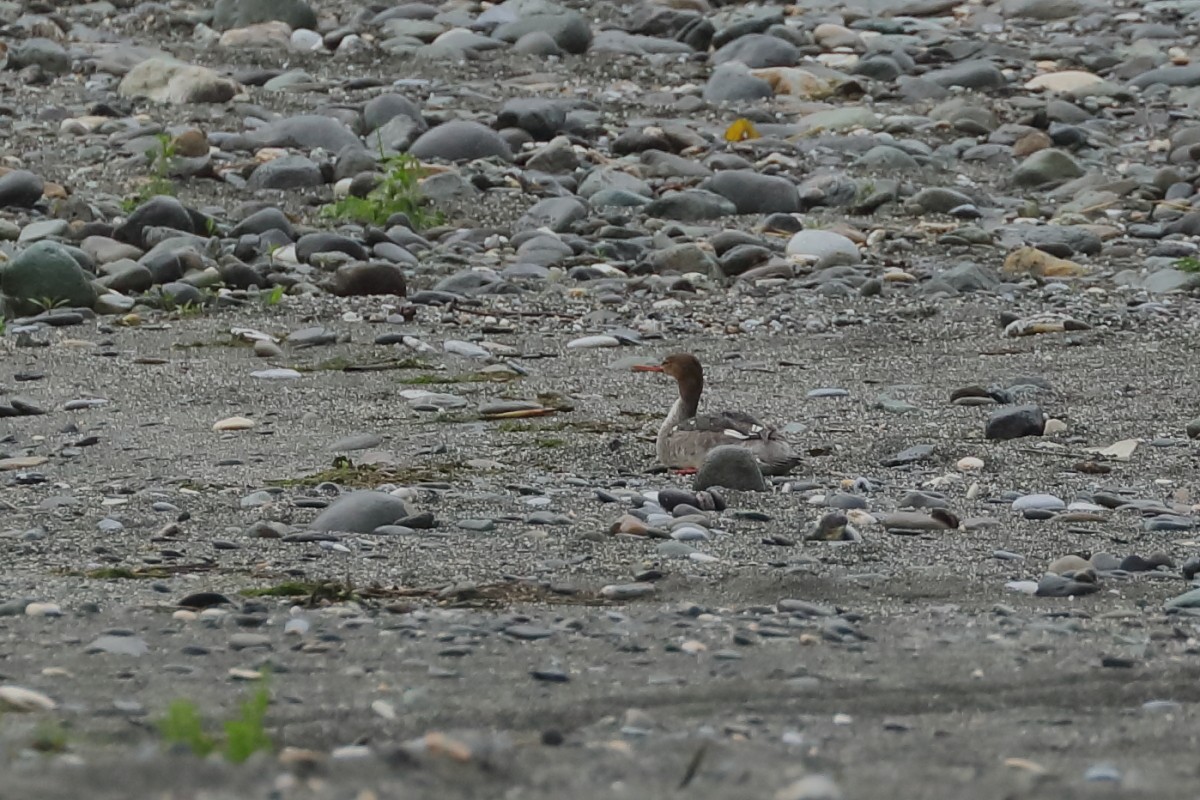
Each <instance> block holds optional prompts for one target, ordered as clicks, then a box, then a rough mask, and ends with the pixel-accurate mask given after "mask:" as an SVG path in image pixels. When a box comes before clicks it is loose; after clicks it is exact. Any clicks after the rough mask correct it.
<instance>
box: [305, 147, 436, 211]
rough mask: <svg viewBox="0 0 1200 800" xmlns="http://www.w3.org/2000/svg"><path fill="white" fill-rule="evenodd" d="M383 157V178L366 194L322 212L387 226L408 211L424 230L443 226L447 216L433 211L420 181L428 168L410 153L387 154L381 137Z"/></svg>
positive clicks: (338, 202) (345, 200)
mask: <svg viewBox="0 0 1200 800" xmlns="http://www.w3.org/2000/svg"><path fill="white" fill-rule="evenodd" d="M379 156H380V159H381V160H382V165H383V177H382V178H381V179H380V181H379V184H378V185H377V186H376V187H375V188H374V189H372V190H371V191H370V192H369V193H368V194H367V196H366V197H352V196H347V197H343V198H342V199H341V200H338V201H337V202H336V203H332V204H330V205H327V206H325V208H324V209H323V210H322V214H324V215H325V216H327V217H332V218H333V219H344V220H353V221H355V222H369V223H372V224H375V225H383V224H384V223H385V222H387V220H388V218H389V217H391V216H392V215H393V214H404V215H405V216H406V217H408V221H409V222H411V223H412V225H413V228H415V229H417V230H420V229H422V228H427V227H430V226H431V225H440V224H441V223H442V222H443V221H444V219H445V217H444V215H443V214H442V213H441V212H440V211H432V212H431V211H429V209H427V208H426V206H425V197H424V195H422V194H421V187H420V186H419V182H420V180H421V179H422V178H424V177H425V176H426V175H427V174H428V171H427V170H426V169H425V168H424V167H422V166H421V162H420V161H418V160H417V159H416V158H414V157H413V156H410V155H409V154H408V153H400V154H398V155H394V156H389V157H384V155H383V138H382V137H380V139H379Z"/></svg>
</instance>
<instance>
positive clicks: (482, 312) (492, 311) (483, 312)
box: [452, 305, 579, 322]
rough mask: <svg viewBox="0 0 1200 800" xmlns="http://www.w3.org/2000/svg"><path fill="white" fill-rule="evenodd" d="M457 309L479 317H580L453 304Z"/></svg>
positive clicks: (557, 313)
mask: <svg viewBox="0 0 1200 800" xmlns="http://www.w3.org/2000/svg"><path fill="white" fill-rule="evenodd" d="M452 308H453V309H454V310H455V311H461V312H463V313H464V314H472V315H474V316H477V317H540V318H548V319H565V320H570V321H571V322H578V321H579V318H578V317H575V316H573V315H571V314H563V313H560V312H558V311H502V310H500V309H498V308H467V307H466V306H458V305H456V306H452Z"/></svg>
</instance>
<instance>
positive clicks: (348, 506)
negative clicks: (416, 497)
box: [308, 491, 408, 533]
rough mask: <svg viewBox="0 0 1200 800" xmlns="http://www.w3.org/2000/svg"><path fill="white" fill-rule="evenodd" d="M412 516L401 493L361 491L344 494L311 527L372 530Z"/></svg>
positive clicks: (354, 531) (326, 530)
mask: <svg viewBox="0 0 1200 800" xmlns="http://www.w3.org/2000/svg"><path fill="white" fill-rule="evenodd" d="M406 516H408V506H407V505H405V503H404V501H403V500H401V499H400V498H398V497H393V496H392V495H389V494H384V493H383V492H371V491H357V492H350V493H349V494H344V495H342V496H341V497H339V498H338V499H337V500H335V501H333V503H332V504H331V505H330V506H329V507H328V508H326V509H325V510H324V511H322V512H321V513H320V514H318V515H317V517H316V519H314V520H313V521H312V522H310V523H309V524H308V529H309V530H310V531H322V532H335V531H336V532H338V533H370V532H371V531H373V530H375V529H376V528H379V527H382V526H384V525H392V524H394V523H395V522H396V521H397V520H399V519H403V518H404V517H406Z"/></svg>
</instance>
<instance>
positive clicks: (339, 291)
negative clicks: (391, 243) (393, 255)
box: [330, 261, 408, 297]
mask: <svg viewBox="0 0 1200 800" xmlns="http://www.w3.org/2000/svg"><path fill="white" fill-rule="evenodd" d="M330 291H332V292H333V293H334V294H336V295H337V296H339V297H350V296H355V295H391V296H395V297H404V296H405V295H406V294H407V293H408V286H407V284H406V283H405V280H404V271H403V270H401V269H400V267H397V266H396V265H395V264H388V263H385V262H379V261H373V262H371V263H369V264H346V265H345V266H342V267H338V269H337V272H335V273H334V274H333V281H332V283H331V285H330Z"/></svg>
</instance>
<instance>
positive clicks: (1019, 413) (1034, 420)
mask: <svg viewBox="0 0 1200 800" xmlns="http://www.w3.org/2000/svg"><path fill="white" fill-rule="evenodd" d="M1045 429H1046V415H1045V413H1044V412H1043V411H1042V409H1041V407H1040V406H1037V405H1023V406H1012V407H1009V408H1001V409H999V410H997V411H994V412H992V415H991V416H990V417H988V421H987V424H986V425H985V426H984V434H983V435H984V436H986V437H987V438H988V439H1002V440H1003V439H1020V438H1023V437H1025V436H1041V435H1042V433H1043V431H1045Z"/></svg>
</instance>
